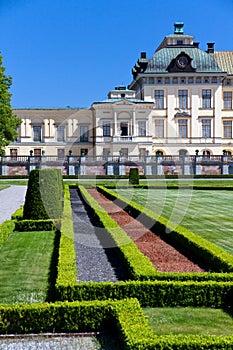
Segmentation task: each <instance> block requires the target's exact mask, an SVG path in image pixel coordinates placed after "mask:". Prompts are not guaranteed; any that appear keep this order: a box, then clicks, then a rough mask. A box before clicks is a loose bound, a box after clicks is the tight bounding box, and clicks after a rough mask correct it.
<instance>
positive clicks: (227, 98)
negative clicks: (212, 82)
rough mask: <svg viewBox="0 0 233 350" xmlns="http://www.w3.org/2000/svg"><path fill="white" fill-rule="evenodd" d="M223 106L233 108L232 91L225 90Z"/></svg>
mask: <svg viewBox="0 0 233 350" xmlns="http://www.w3.org/2000/svg"><path fill="white" fill-rule="evenodd" d="M223 108H224V109H232V92H231V91H224V92H223Z"/></svg>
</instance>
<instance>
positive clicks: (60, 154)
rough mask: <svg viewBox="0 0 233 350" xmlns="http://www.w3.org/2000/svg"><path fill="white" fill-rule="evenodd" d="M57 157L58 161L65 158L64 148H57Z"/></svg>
mask: <svg viewBox="0 0 233 350" xmlns="http://www.w3.org/2000/svg"><path fill="white" fill-rule="evenodd" d="M57 157H58V159H64V158H65V150H64V148H58V149H57Z"/></svg>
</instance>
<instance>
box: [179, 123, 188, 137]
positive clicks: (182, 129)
mask: <svg viewBox="0 0 233 350" xmlns="http://www.w3.org/2000/svg"><path fill="white" fill-rule="evenodd" d="M178 132H179V137H180V138H187V137H188V120H187V119H179V120H178Z"/></svg>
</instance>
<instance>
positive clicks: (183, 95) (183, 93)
mask: <svg viewBox="0 0 233 350" xmlns="http://www.w3.org/2000/svg"><path fill="white" fill-rule="evenodd" d="M178 96H179V108H180V109H187V108H188V90H179V91H178Z"/></svg>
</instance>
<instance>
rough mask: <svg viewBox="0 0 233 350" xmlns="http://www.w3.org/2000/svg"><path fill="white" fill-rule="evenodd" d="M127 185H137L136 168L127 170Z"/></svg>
mask: <svg viewBox="0 0 233 350" xmlns="http://www.w3.org/2000/svg"><path fill="white" fill-rule="evenodd" d="M129 183H130V184H131V185H139V173H138V168H130V170H129Z"/></svg>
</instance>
